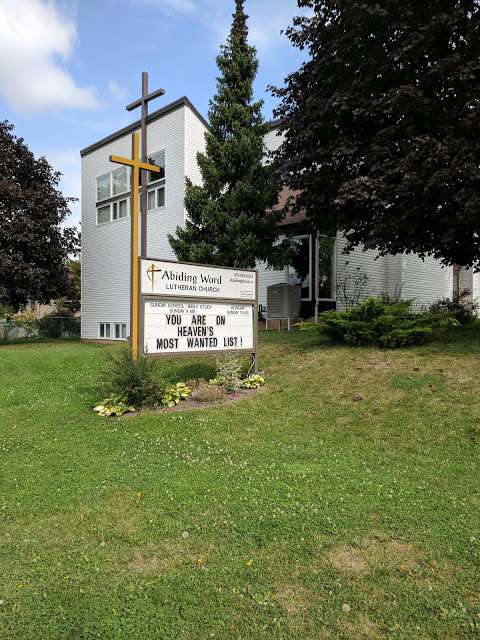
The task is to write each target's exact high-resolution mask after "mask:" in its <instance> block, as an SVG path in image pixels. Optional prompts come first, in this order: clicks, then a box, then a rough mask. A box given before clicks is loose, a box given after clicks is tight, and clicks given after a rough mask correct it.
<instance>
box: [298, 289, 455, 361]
mask: <svg viewBox="0 0 480 640" xmlns="http://www.w3.org/2000/svg"><path fill="white" fill-rule="evenodd" d="M411 305H412V301H411V300H403V301H401V302H396V303H393V304H390V303H388V302H387V301H385V300H383V299H382V298H368V299H367V300H365V301H364V302H362V303H361V304H359V305H357V306H356V307H354V308H353V309H349V310H348V311H343V312H342V311H326V312H325V313H321V314H320V315H319V317H318V324H316V323H313V322H305V323H303V324H302V325H301V329H302V330H304V331H316V332H318V333H320V334H324V335H327V336H329V337H330V338H332V339H334V340H336V341H339V342H345V343H346V344H350V345H354V346H368V345H372V346H377V347H384V348H388V349H395V348H397V347H404V346H407V345H411V344H420V343H423V342H427V341H428V340H430V339H431V338H432V337H433V336H434V335H435V334H436V333H438V332H440V331H442V330H443V329H445V328H447V327H452V326H458V324H459V322H458V320H456V319H455V317H453V316H452V315H451V314H448V313H431V312H430V313H417V314H416V313H412V311H411Z"/></svg>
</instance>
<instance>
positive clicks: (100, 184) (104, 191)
mask: <svg viewBox="0 0 480 640" xmlns="http://www.w3.org/2000/svg"><path fill="white" fill-rule="evenodd" d="M110 195H111V193H110V174H109V173H105V174H104V175H103V176H100V177H98V178H97V202H98V200H105V198H110Z"/></svg>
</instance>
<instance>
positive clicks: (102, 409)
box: [93, 395, 135, 417]
mask: <svg viewBox="0 0 480 640" xmlns="http://www.w3.org/2000/svg"><path fill="white" fill-rule="evenodd" d="M93 410H94V411H95V412H96V413H98V415H99V416H106V417H111V416H116V417H119V416H123V414H125V413H132V412H133V411H135V407H134V406H133V405H131V404H128V403H127V402H126V396H125V395H121V396H112V397H111V398H105V400H102V401H101V402H99V403H98V404H97V405H96V406H95V407H93Z"/></svg>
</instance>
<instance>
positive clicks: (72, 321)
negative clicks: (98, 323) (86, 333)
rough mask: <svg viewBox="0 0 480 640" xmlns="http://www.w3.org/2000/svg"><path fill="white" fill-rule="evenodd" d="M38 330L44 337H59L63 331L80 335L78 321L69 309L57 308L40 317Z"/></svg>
mask: <svg viewBox="0 0 480 640" xmlns="http://www.w3.org/2000/svg"><path fill="white" fill-rule="evenodd" d="M38 330H39V334H40V335H41V336H42V337H44V338H61V337H62V335H63V334H65V333H68V334H72V335H80V321H79V319H78V318H76V317H75V314H74V313H72V311H70V309H58V310H57V311H51V312H50V313H47V314H46V315H44V316H43V318H40V320H39V321H38Z"/></svg>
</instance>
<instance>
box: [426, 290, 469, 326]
mask: <svg viewBox="0 0 480 640" xmlns="http://www.w3.org/2000/svg"><path fill="white" fill-rule="evenodd" d="M471 295H472V292H471V291H470V289H464V290H463V291H460V293H457V294H455V295H454V296H453V297H452V299H451V300H450V298H441V299H440V300H437V301H436V302H434V303H433V304H431V305H430V312H431V313H446V314H449V315H453V316H454V317H455V318H456V319H457V320H458V322H459V323H460V324H469V323H470V322H473V321H474V320H475V319H476V318H477V312H478V310H479V308H480V305H479V303H478V301H477V300H469V299H468V298H469V297H470V296H471Z"/></svg>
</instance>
